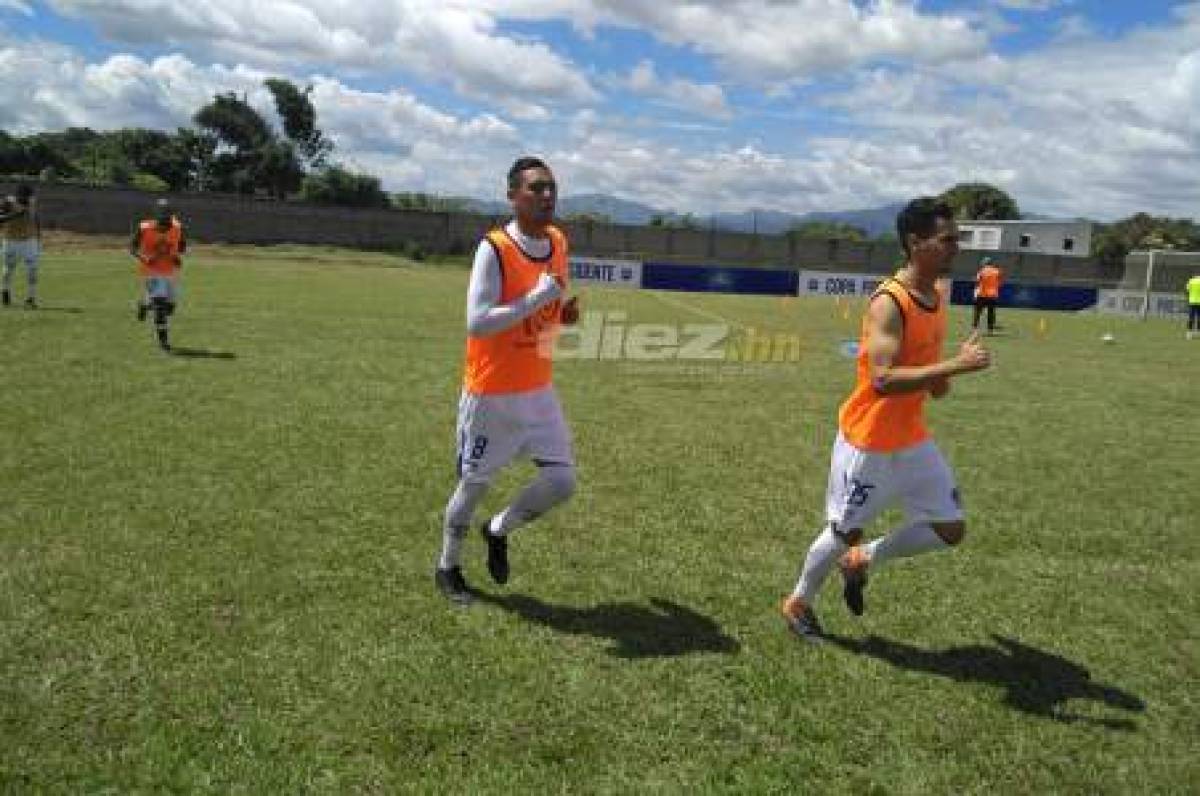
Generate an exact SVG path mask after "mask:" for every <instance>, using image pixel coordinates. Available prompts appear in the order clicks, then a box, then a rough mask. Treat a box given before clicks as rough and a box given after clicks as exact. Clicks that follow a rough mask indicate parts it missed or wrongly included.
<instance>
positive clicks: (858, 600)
mask: <svg viewBox="0 0 1200 796" xmlns="http://www.w3.org/2000/svg"><path fill="white" fill-rule="evenodd" d="M896 229H897V232H898V234H899V237H900V242H901V245H902V246H903V247H904V251H905V256H906V260H905V263H904V265H903V266H902V267H901V268H900V270H899V271H897V272H896V274H895V276H894V277H891V278H889V279H887V280H885V281H884V282H883V283H882V284H881V285H880V286H879V288H878V289H877V290H876V291H875V293H874V295H872V297H871V300H870V302H869V303H868V305H867V311H866V315H865V316H864V318H863V325H862V339H861V341H860V345H859V355H858V365H857V383H856V385H855V388H854V391H853V392H852V393H851V394H850V397H849V398H847V399H846V401H845V403H843V404H842V407H841V410H840V412H839V415H838V427H839V433H838V436H837V439H836V441H835V442H834V445H833V455H832V462H831V465H830V471H829V485H828V488H827V491H826V509H825V512H826V526H825V528H824V530H823V531H822V532H821V533H820V535H818V536H817V538H816V541H814V542H813V543H812V546H811V547H810V548H809V550H808V555H807V557H806V558H805V560H804V565H803V568H802V570H801V573H800V579H799V581H798V582H797V583H796V588H795V590H794V591H793V592H792V594H791V595H789V596H788V597H787V598H785V599H784V601H783V605H782V611H783V616H784V618H785V619H786V620H787V623H788V625H789V626H790V627H791V629H792V630H793V631H795V632H796V633H797V634H799V635H800V636H801V637H803V638H807V639H810V640H818V639H819V638H820V636H821V633H822V630H821V626H820V624H819V622H818V621H817V615H816V613H815V612H814V610H813V606H814V604H815V603H816V600H817V594H818V592H819V591H820V589H821V585H822V583H824V581H825V578H826V577H828V575H829V573H830V571H831V570H832V569H833V566H834V565H835V564H838V565H839V566H840V568H841V570H842V575H843V596H844V597H845V600H846V604H847V606H848V607H849V608H850V610H851V612H852V613H854V614H856V615H859V614H862V612H863V608H864V605H863V589H864V587H865V586H866V584H867V573H868V571H873V570H877V569H879V567H880V566H882V565H883V564H884V563H886V562H888V561H890V560H892V559H895V558H901V557H904V556H912V555H917V554H918V553H927V552H931V551H934V550H941V549H943V548H946V547H948V546H951V545H956V544H958V543H959V542H960V541H961V540H962V538H963V533H964V530H965V526H964V523H963V514H962V509H961V507H960V505H959V500H958V489H957V488H956V486H955V483H954V476H953V474H952V473H951V472H950V468H949V466H948V465H947V464H946V461H945V460H944V459H943V458H942V455H941V453H940V452H939V451H938V449H937V446H936V445H934V443H933V440H932V439H930V436H929V432H928V431H927V430H926V428H925V422H924V419H923V417H922V405H923V404H924V402H925V396H926V395H932V396H933V397H935V398H940V397H942V396H944V395H946V394H947V393H948V392H949V390H950V379H951V378H953V377H955V376H959V375H961V374H964V373H971V372H973V371H978V370H983V369H985V368H987V367H988V365H989V364H990V363H991V358H990V355H989V353H988V351H987V350H986V349H985V348H984V347H983V346H981V345H980V344H979V342H978V332H972V333H971V337H970V338H969V339H968V340H967V341H966V342H965V343H963V344H962V346H961V348H960V349H959V352H958V354H957V355H956V356H954V357H951V358H949V359H942V358H941V353H942V343H943V340H944V339H945V334H946V302H947V298H948V297H947V295H944V294H943V290H941V289H940V287H941V286H940V285H939V284H938V278H939V277H940V276H943V275H945V274H948V273H949V272H950V267H951V264H952V262H953V260H954V255H955V254H956V253H957V252H958V229H957V227H956V225H955V223H954V214H953V211H952V210H951V209H950V208H949V206H947V205H946V204H944V203H942V202H939V201H937V200H936V199H933V198H930V197H923V198H920V199H916V200H914V201H912V202H910V203H909V204H908V206H907V207H905V208H904V210H903V211H902V212H901V213H900V215H899V216H898V217H897V219H896ZM897 500H899V501H901V502H902V503H903V505H904V509H905V512H906V515H907V516H906V518H905V524H904V525H902V526H901V527H899V528H896V529H893V530H892V531H890V532H889V533H887V534H886V535H884V536H882V537H880V538H878V539H876V540H874V541H873V542H871V543H870V544H867V545H863V544H861V542H862V536H863V528H864V527H865V526H866V524H867V523H868V522H870V521H871V519H872V518H874V517H875V516H877V515H878V514H879V512H881V511H882V510H883V509H884V508H886V507H887V506H888V505H889V504H890V503H892V502H893V501H897Z"/></svg>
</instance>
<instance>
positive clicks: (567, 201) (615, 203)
mask: <svg viewBox="0 0 1200 796" xmlns="http://www.w3.org/2000/svg"><path fill="white" fill-rule="evenodd" d="M469 207H470V209H471V210H472V211H474V212H476V213H484V214H486V215H504V214H506V213H508V212H509V207H508V204H507V203H504V202H489V201H483V200H478V199H472V200H470V204H469ZM903 207H904V204H903V203H900V204H889V205H884V206H882V207H875V208H870V209H867V210H843V211H817V212H813V213H805V214H803V215H796V214H793V213H786V212H783V211H781V210H746V211H744V212H741V213H717V214H716V215H713V216H692V219H693V221H694V223H695V224H696V225H697V226H698V227H700V228H702V229H708V228H710V227H711V228H714V229H718V230H722V231H726V232H758V233H760V234H763V235H778V234H781V233H784V232H787V231H788V230H789V229H792V228H793V227H795V226H796V225H798V224H803V223H804V222H806V221H826V222H837V223H842V224H850V225H852V226H855V227H859V228H860V229H862V230H864V231H866V233H867V235H869V236H870V237H876V236H878V235H881V234H883V233H885V232H892V231H894V229H895V224H896V214H897V213H899V212H900V210H901V209H903ZM584 214H589V215H595V216H600V217H603V218H609V219H612V221H613V223H616V224H633V225H645V224H649V223H650V220H651V219H652V218H654V217H655V216H662V217H663V218H665V219H667V221H668V222H676V223H678V222H679V221H680V220H681V219H682V218H684V215H683V214H681V213H673V212H670V211H666V210H659V209H657V208H654V207H651V206H650V205H645V204H642V203H641V202H634V201H630V200H628V199H619V198H617V197H615V196H609V195H607V194H595V193H589V194H576V195H574V196H564V197H562V198H560V199H559V200H558V215H559V216H560V217H566V216H573V215H584Z"/></svg>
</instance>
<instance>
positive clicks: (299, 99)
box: [266, 78, 333, 168]
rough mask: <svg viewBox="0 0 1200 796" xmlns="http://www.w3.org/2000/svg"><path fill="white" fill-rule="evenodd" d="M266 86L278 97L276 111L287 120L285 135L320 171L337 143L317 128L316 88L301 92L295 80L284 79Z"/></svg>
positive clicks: (274, 80)
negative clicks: (311, 98)
mask: <svg viewBox="0 0 1200 796" xmlns="http://www.w3.org/2000/svg"><path fill="white" fill-rule="evenodd" d="M266 86H267V89H268V90H269V91H270V92H271V96H273V97H274V98H275V110H276V112H278V114H279V118H280V119H281V120H282V121H283V134H284V135H285V136H287V138H288V140H289V141H291V142H292V144H294V145H295V147H296V149H297V151H298V152H299V153H300V155H301V156H302V157H303V158H304V160H305V161H306V162H307V163H308V164H309V166H311V167H313V168H320V167H321V166H323V165H325V160H326V159H327V158H328V157H329V153H330V152H331V151H332V150H333V143H332V142H331V141H329V140H328V139H327V138H325V134H324V133H322V132H321V131H320V130H319V129H317V110H316V108H314V107H313V104H312V100H310V99H309V95H310V94H311V93H312V86H307V87H305V89H304V91H301V90H300V89H298V88H296V85H295V84H294V83H292V82H291V81H289V80H283V79H281V78H271V79H269V80H267V81H266Z"/></svg>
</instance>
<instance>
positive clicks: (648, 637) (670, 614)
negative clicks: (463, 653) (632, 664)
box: [477, 592, 741, 659]
mask: <svg viewBox="0 0 1200 796" xmlns="http://www.w3.org/2000/svg"><path fill="white" fill-rule="evenodd" d="M477 596H478V598H479V599H480V600H481V601H483V602H487V603H491V604H492V605H495V606H498V607H500V608H503V609H504V610H505V611H509V612H511V613H514V614H517V615H518V616H520V617H522V618H523V619H525V620H526V621H528V622H536V623H538V624H540V625H545V626H546V627H549V628H552V629H554V630H556V631H558V632H559V633H571V634H574V635H583V636H595V637H597V638H609V639H612V640H613V641H614V642H616V646H615V647H611V648H609V653H610V654H612V655H614V656H615V657H618V658H627V659H632V658H666V657H672V656H676V655H688V654H690V653H693V652H720V653H726V654H728V653H734V652H737V651H738V650H739V649H740V648H741V645H740V644H738V642H737V640H736V639H734V638H733V637H731V636H727V635H725V633H724V632H722V631H721V626H720V625H718V624H717V623H716V622H714V621H713V620H712V619H709V618H708V617H707V616H704V615H703V614H698V613H696V612H695V611H693V610H691V609H690V608H685V607H684V606H682V605H679V604H678V603H673V602H671V601H670V600H651V601H650V603H651V605H652V606H653V607H649V606H646V605H639V604H638V603H601V604H600V605H596V606H593V607H591V608H575V607H573V606H567V605H553V604H550V603H544V602H542V601H541V600H538V599H536V598H534V597H528V596H526V595H523V594H512V595H495V594H487V593H483V592H480V593H478V595H477Z"/></svg>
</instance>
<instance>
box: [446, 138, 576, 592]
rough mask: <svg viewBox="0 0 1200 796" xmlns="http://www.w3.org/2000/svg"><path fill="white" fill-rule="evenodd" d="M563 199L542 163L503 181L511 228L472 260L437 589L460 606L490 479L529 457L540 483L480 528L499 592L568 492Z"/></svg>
mask: <svg viewBox="0 0 1200 796" xmlns="http://www.w3.org/2000/svg"><path fill="white" fill-rule="evenodd" d="M557 196H558V188H557V185H556V184H555V182H554V175H553V174H552V173H551V172H550V169H549V168H548V167H547V166H546V164H545V163H543V162H542V161H541V160H539V159H537V158H521V159H519V160H517V161H516V162H515V163H514V164H513V166H512V168H511V169H509V172H508V199H509V202H510V203H511V204H512V208H513V219H512V221H510V222H509V223H508V224H506V225H505V226H504V227H503V228H501V229H494V230H492V231H491V232H489V233H488V234H487V235H486V236H485V237H484V239H483V241H481V242H480V244H479V248H478V249H477V250H476V252H475V262H474V265H473V266H472V269H471V283H470V287H469V288H468V290H467V351H466V368H465V376H464V379H463V389H462V395H461V398H460V400H459V407H458V435H457V436H458V476H459V481H458V485H457V486H456V487H455V490H454V494H452V495H451V496H450V502H449V503H448V505H447V506H446V514H445V521H444V523H443V527H442V552H441V556H440V557H439V559H438V563H437V568H436V570H435V572H434V581H435V583H436V584H437V587H438V589H439V590H440V591H441V592H442V593H443V594H444V595H445V596H446V597H447V598H449V599H450V600H452V601H454V602H457V603H467V602H469V601H470V599H471V590H470V587H469V586H468V585H467V582H466V579H465V578H464V577H463V574H462V561H461V558H462V554H461V551H462V544H463V540H464V539H465V537H466V535H467V532H468V530H469V529H470V527H471V522H472V519H473V517H474V514H475V508H476V507H477V506H478V505H479V501H480V500H481V499H482V498H483V496H484V494H485V493H486V492H487V489H488V485H489V484H490V483H491V481H492V479H493V478H494V477H495V475H496V473H497V472H498V471H499V470H500V469H501V468H503V467H504V466H505V465H507V464H508V463H509V462H511V461H513V460H514V459H516V458H518V457H521V456H528V457H530V458H531V459H533V462H534V464H536V465H537V468H538V475H537V477H536V478H535V479H534V480H533V482H532V483H530V484H529V485H527V486H526V487H525V488H524V489H523V490H522V491H521V492H520V493H519V494H518V495H517V496H516V498H515V499H514V500H513V501H512V503H511V504H509V505H508V506H507V507H506V508H505V509H504V510H503V511H501V512H500V513H498V514H496V515H495V516H494V517H492V518H491V519H490V520H489V521H487V522H485V523H484V524H483V526H482V527H481V528H480V532H481V535H482V536H483V538H484V540H485V542H486V544H487V568H488V572H489V574H491V576H492V579H493V580H494V581H495V582H496V583H506V582H507V581H508V576H509V564H508V538H507V537H508V534H510V533H512V532H513V531H515V530H516V529H517V528H519V527H520V526H521V525H524V524H525V523H528V522H530V521H532V520H534V519H536V518H538V517H540V516H541V515H543V514H545V513H546V512H547V511H549V510H550V509H552V508H554V507H555V506H557V505H559V504H560V503H562V502H563V501H565V500H567V499H568V498H569V497H570V496H571V495H572V493H573V492H574V491H575V459H574V454H573V452H572V448H571V436H570V432H569V431H568V430H567V424H566V421H565V419H564V418H563V412H562V407H561V405H560V404H559V401H558V396H557V394H556V393H555V391H554V385H553V383H552V370H553V363H552V359H551V356H552V353H553V342H554V338H555V337H556V336H557V334H558V329H559V324H560V323H574V322H575V321H576V320H577V319H578V315H579V311H578V307H577V305H576V300H575V299H571V300H570V301H567V302H565V303H564V302H563V301H562V296H563V294H564V291H565V290H566V286H567V275H568V268H567V238H566V235H564V234H563V233H562V231H561V230H559V229H558V228H557V227H556V226H554V224H553V220H554V207H555V202H556V200H557Z"/></svg>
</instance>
